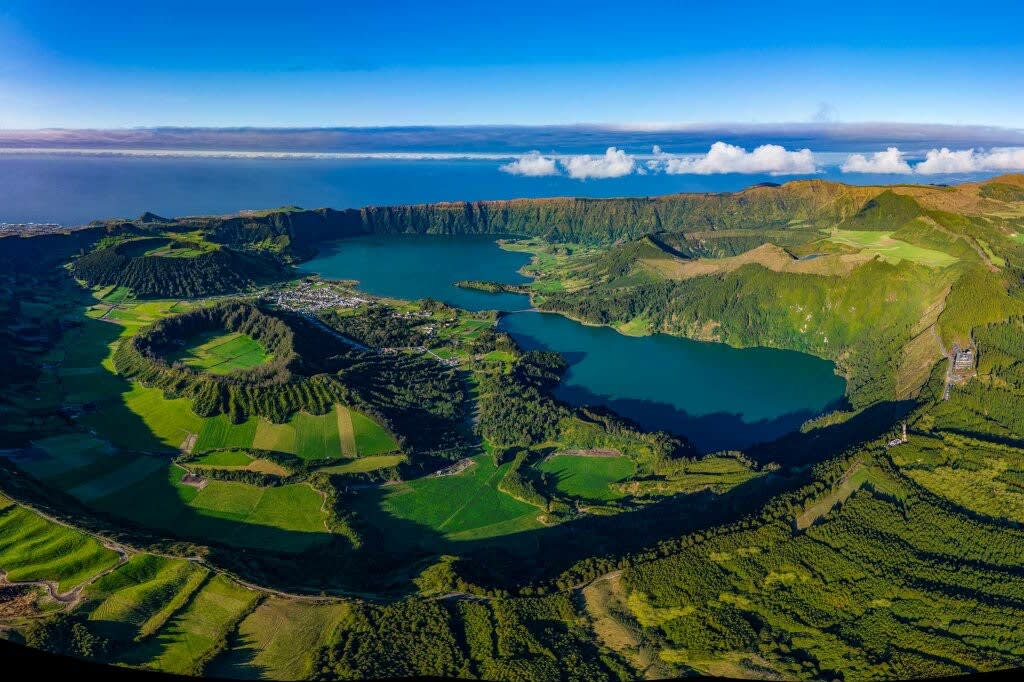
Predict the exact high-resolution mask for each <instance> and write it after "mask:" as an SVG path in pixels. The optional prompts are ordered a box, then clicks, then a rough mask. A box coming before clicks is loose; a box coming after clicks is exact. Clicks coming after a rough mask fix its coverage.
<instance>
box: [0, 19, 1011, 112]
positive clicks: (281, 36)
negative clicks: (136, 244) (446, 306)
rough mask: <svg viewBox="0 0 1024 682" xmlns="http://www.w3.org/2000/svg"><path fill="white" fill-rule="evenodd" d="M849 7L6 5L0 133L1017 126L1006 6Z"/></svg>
mask: <svg viewBox="0 0 1024 682" xmlns="http://www.w3.org/2000/svg"><path fill="white" fill-rule="evenodd" d="M151 5H158V6H151ZM844 6H845V8H846V9H836V7H835V6H831V5H830V4H829V3H821V2H813V3H805V2H787V3H768V2H763V0H762V1H760V2H750V3H746V2H737V3H724V2H723V3H706V2H701V3H682V2H679V3H670V2H664V3H648V2H642V1H638V0H633V1H631V2H628V3H623V2H619V3H607V4H606V3H601V2H586V3H580V2H568V3H559V2H554V1H553V0H548V1H547V2H540V3H527V2H515V3H498V2H470V3H465V2H445V3H428V2H397V1H394V0H389V1H387V2H379V3H369V2H343V3H309V2H302V1H290V2H287V3H280V2H276V3H273V4H270V3H260V2H245V3H217V2H213V1H211V0H207V1H206V2H180V3H159V4H157V3H140V2H137V1H134V2H102V1H98V2H93V3H82V2H47V1H46V0H34V1H32V2H26V1H23V0H5V2H4V3H3V6H2V7H0V128H7V129H11V128H41V127H82V128H84V127H95V128H121V127H136V126H160V125H180V126H242V125H246V126H267V127H277V126H300V127H301V126H380V125H406V124H434V125H442V124H455V125H465V124H531V125H536V124H565V123H580V122H589V123H618V124H628V125H631V126H635V127H645V126H651V125H655V124H662V123H685V122H724V121H727V122H738V123H767V122H787V121H792V122H810V121H815V120H828V121H831V120H838V121H843V122H864V121H886V122H927V123H947V124H985V125H994V126H1004V127H1010V128H1024V114H1022V112H1024V68H1021V65H1022V64H1024V40H1021V38H1020V30H1019V27H1020V25H1021V21H1022V20H1024V5H1022V3H1020V2H999V1H993V2H988V3H984V4H982V5H977V6H971V5H969V4H968V5H965V4H964V3H963V2H957V3H945V2H941V1H932V2H927V3H903V2H891V1H890V2H885V3H872V2H857V3H845V5H844Z"/></svg>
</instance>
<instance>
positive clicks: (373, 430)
mask: <svg viewBox="0 0 1024 682" xmlns="http://www.w3.org/2000/svg"><path fill="white" fill-rule="evenodd" d="M349 414H350V415H351V418H352V429H353V431H354V432H355V444H356V451H357V452H358V453H359V456H360V457H366V456H368V455H380V454H384V453H387V452H394V451H395V450H397V449H398V443H396V442H395V439H394V437H393V436H392V435H391V434H390V433H388V432H387V430H386V429H385V428H384V427H383V426H381V425H380V424H378V423H377V422H375V421H373V420H372V419H370V418H369V417H367V416H366V415H365V414H362V413H360V412H356V411H355V410H349Z"/></svg>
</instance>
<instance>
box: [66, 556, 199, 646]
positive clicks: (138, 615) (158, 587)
mask: <svg viewBox="0 0 1024 682" xmlns="http://www.w3.org/2000/svg"><path fill="white" fill-rule="evenodd" d="M208 575H209V571H207V570H206V569H205V568H203V567H202V566H199V565H198V564H196V563H194V562H191V561H186V560H184V559H169V558H165V557H159V556H155V555H153V554H136V555H135V556H133V557H131V559H129V560H128V561H127V562H126V563H125V564H124V565H122V566H119V567H118V568H117V570H115V571H113V572H111V573H108V574H107V575H105V576H103V577H102V578H100V579H99V580H97V581H96V582H95V583H93V584H92V585H90V586H89V588H88V589H87V590H86V597H87V598H88V599H89V600H90V601H92V602H93V603H94V606H93V607H92V608H91V611H90V613H89V620H90V621H93V622H94V623H95V624H96V625H97V626H98V629H99V631H100V632H101V633H105V634H107V635H108V636H120V638H122V639H128V638H132V639H135V638H142V637H146V636H148V635H151V634H152V633H153V632H155V631H156V630H158V629H159V628H160V627H162V626H163V624H164V623H165V622H167V620H168V618H170V617H171V615H172V614H173V613H174V611H176V610H177V609H179V608H181V606H183V605H184V603H185V602H186V601H187V600H188V599H189V598H190V597H191V596H192V594H193V593H194V592H195V591H196V590H197V589H198V588H199V586H200V585H201V584H202V583H203V581H204V580H206V577H207V576H208ZM126 631H128V632H126ZM126 635H127V636H126Z"/></svg>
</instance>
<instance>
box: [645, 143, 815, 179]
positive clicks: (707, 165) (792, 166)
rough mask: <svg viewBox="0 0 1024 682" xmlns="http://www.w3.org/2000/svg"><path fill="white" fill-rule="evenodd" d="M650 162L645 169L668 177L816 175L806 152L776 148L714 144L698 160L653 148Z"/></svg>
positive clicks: (811, 158) (777, 146)
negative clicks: (723, 174)
mask: <svg viewBox="0 0 1024 682" xmlns="http://www.w3.org/2000/svg"><path fill="white" fill-rule="evenodd" d="M653 151H654V159H652V160H651V161H649V162H648V164H647V167H648V168H650V169H652V170H661V171H664V172H665V173H668V174H669V175H684V174H685V175H690V174H692V175H715V174H718V173H748V174H749V173H767V174H769V175H803V174H805V173H816V172H817V171H818V165H817V163H816V162H815V160H814V154H812V153H811V150H810V149H801V150H799V151H789V150H787V149H786V148H785V147H781V146H779V145H777V144H764V145H761V146H760V147H757V148H755V149H754V151H752V152H748V151H747V150H746V149H744V148H743V147H738V146H736V145H732V144H727V143H725V142H715V143H714V144H713V145H711V149H709V150H708V153H707V154H704V155H702V156H692V155H687V156H680V155H676V154H667V153H665V152H663V151H661V148H660V147H657V146H656V147H654V150H653Z"/></svg>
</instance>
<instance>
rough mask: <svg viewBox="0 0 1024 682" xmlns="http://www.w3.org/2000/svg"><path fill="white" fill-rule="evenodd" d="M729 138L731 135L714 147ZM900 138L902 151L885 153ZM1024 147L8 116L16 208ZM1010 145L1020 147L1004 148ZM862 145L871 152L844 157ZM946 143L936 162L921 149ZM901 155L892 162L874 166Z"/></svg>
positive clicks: (470, 190) (464, 190) (750, 169)
mask: <svg viewBox="0 0 1024 682" xmlns="http://www.w3.org/2000/svg"><path fill="white" fill-rule="evenodd" d="M716 143H724V144H725V145H727V146H725V147H721V148H720V149H718V152H720V153H717V155H716V153H709V150H711V152H714V148H713V145H715V144H716ZM764 145H770V147H769V148H767V150H766V151H763V152H762V151H759V150H758V148H759V147H762V146H764ZM890 147H895V148H896V149H897V150H898V152H897V153H895V154H892V153H890V155H889V156H888V157H886V158H884V159H876V158H875V155H876V154H879V153H885V152H886V150H887V149H889V148H890ZM943 147H948V149H949V150H950V151H949V154H946V155H942V154H941V149H942V148H943ZM1022 147H1024V133H1021V132H1020V131H1015V130H1007V129H998V128H978V127H959V126H907V125H904V126H882V125H875V126H872V125H859V124H848V125H847V124H832V125H829V126H823V125H817V124H801V125H788V126H787V125H783V126H732V127H721V126H719V127H715V128H694V129H685V130H680V129H665V130H661V129H651V130H644V129H622V128H619V129H616V128H607V127H599V126H561V127H560V126H548V127H544V126H537V127H514V126H513V127H500V126H481V127H453V128H425V127H418V128H382V129H321V130H265V129H232V130H219V129H144V130H121V131H0V223H28V222H54V223H59V224H64V225H76V224H82V223H85V222H88V221H90V220H94V219H99V218H110V217H134V216H137V215H139V214H141V213H143V212H144V211H152V212H154V213H157V214H160V215H164V216H168V217H171V216H181V215H196V214H209V213H212V214H223V213H232V212H236V211H239V210H243V209H260V208H269V207H276V206H283V205H297V206H301V207H303V208H319V207H325V206H327V207H332V208H353V207H361V206H366V205H374V204H377V205H380V204H404V203H422V202H434V201H475V200H487V199H508V198H515V197H553V196H579V197H612V196H653V195H659V194H669V193H674V192H720V191H732V190H738V189H742V188H744V187H748V186H750V185H753V184H757V183H761V182H776V183H781V182H786V181H789V180H795V179H799V178H820V179H828V180H837V181H842V182H849V183H856V184H887V183H894V182H924V183H950V182H963V181H965V180H973V179H981V178H984V177H989V176H992V175H995V174H998V173H1000V172H1007V171H1012V170H1015V164H1019V165H1020V166H1021V167H1024V153H1021V152H1020V151H1019V150H1020V149H1021V148H1022ZM610 148H613V151H612V150H610ZM1000 149H1010V150H1012V151H1011V152H1010V153H1009V156H1005V155H1004V157H995V156H992V154H993V150H1000ZM534 150H537V152H538V153H536V154H533V155H531V152H532V151H534ZM803 150H807V152H806V154H805V153H803ZM852 154H862V155H864V157H865V160H866V161H867V162H868V163H867V164H866V165H865V166H864V167H862V168H861V169H860V171H859V172H844V171H843V170H842V169H841V167H842V166H843V165H844V164H847V163H848V161H849V159H850V157H851V155H852ZM933 155H934V156H935V157H936V158H935V159H934V162H931V161H930V163H931V166H930V167H929V168H930V170H929V171H928V172H927V173H925V172H924V171H923V170H922V168H923V166H921V164H922V163H923V162H925V161H929V160H930V158H931V156H933ZM886 166H888V170H890V171H891V172H889V173H876V172H872V171H873V170H874V169H881V168H885V167H886ZM847 170H849V169H847ZM945 170H955V171H956V172H943V171H945ZM736 171H742V172H736Z"/></svg>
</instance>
